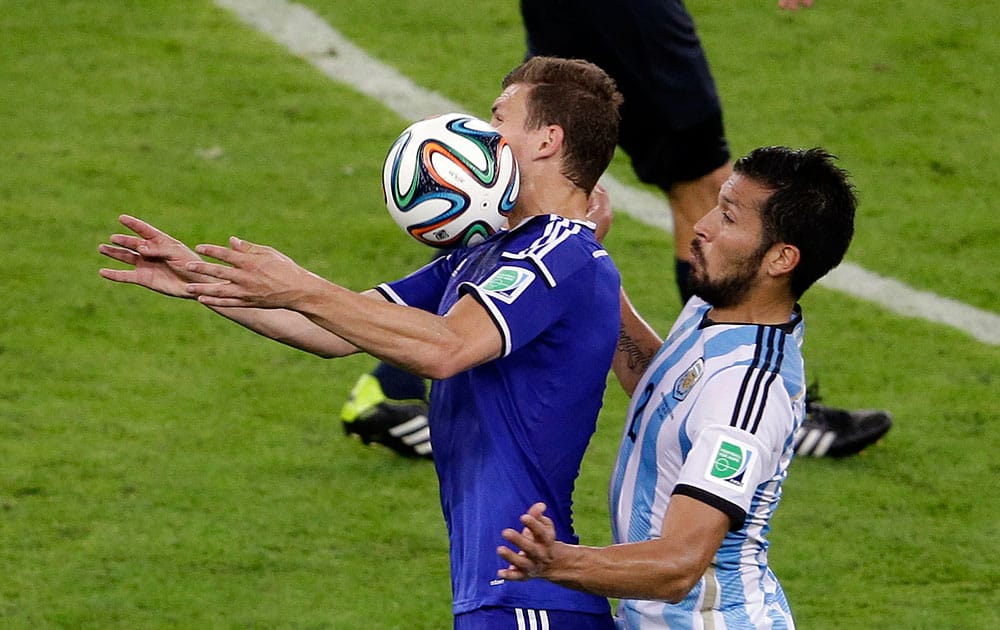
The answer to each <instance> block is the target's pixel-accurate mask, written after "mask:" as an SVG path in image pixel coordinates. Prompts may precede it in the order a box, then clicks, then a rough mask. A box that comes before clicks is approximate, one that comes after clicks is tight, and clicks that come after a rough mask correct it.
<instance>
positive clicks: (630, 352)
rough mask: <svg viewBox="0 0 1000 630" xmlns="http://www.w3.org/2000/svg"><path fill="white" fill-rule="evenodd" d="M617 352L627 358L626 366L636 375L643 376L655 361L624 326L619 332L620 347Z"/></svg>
mask: <svg viewBox="0 0 1000 630" xmlns="http://www.w3.org/2000/svg"><path fill="white" fill-rule="evenodd" d="M616 350H617V351H618V352H620V353H622V354H623V355H624V356H625V365H626V366H627V367H628V369H629V370H630V371H632V372H634V373H636V374H642V373H643V372H645V371H646V368H647V367H649V363H650V362H651V361H652V360H653V354H652V353H650V352H644V351H643V350H642V348H640V347H639V345H638V344H637V343H636V342H635V340H634V339H632V337H630V336H629V334H628V333H627V332H625V327H624V326H622V327H621V329H619V331H618V347H617V348H616Z"/></svg>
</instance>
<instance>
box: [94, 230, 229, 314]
mask: <svg viewBox="0 0 1000 630" xmlns="http://www.w3.org/2000/svg"><path fill="white" fill-rule="evenodd" d="M118 220H119V221H120V222H121V224H122V225H124V226H125V227H127V228H128V229H130V230H132V231H133V232H135V234H134V235H133V234H113V235H111V238H110V239H109V240H110V241H111V243H112V244H110V245H109V244H107V243H102V244H101V245H100V246H98V248H97V251H99V252H100V253H102V254H104V255H105V256H107V257H108V258H111V259H113V260H117V261H118V262H122V263H125V264H126V265H132V267H133V269H110V268H104V269H101V270H100V271H99V273H100V274H101V277H102V278H106V279H108V280H111V281H112V282H122V283H125V284H137V285H139V286H143V287H146V288H147V289H150V290H152V291H156V292H157V293H162V294H164V295H169V296H172V297H179V298H187V299H192V298H194V297H195V296H194V295H192V294H191V293H189V292H188V291H187V285H188V284H189V283H191V282H214V281H215V280H214V279H213V278H211V277H209V276H203V275H201V274H198V273H197V272H195V271H192V270H191V269H188V267H187V264H188V263H189V262H191V261H200V260H201V258H200V257H199V256H198V254H196V253H195V252H194V251H192V250H191V248H189V247H188V246H187V245H185V244H184V243H182V242H180V241H179V240H177V239H176V238H174V237H173V236H170V235H169V234H167V233H166V232H163V231H161V230H158V229H157V228H155V227H153V226H152V225H150V224H149V223H146V222H145V221H143V220H141V219H137V218H135V217H133V216H130V215H127V214H123V215H121V216H119V217H118Z"/></svg>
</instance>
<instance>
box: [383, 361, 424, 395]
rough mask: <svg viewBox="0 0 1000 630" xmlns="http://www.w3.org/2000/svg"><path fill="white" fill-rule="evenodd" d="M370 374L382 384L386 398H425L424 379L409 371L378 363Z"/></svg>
mask: <svg viewBox="0 0 1000 630" xmlns="http://www.w3.org/2000/svg"><path fill="white" fill-rule="evenodd" d="M372 376H374V377H375V378H377V379H378V382H379V384H381V385H382V391H383V392H384V393H385V395H386V397H387V398H391V399H393V400H427V385H426V383H424V379H423V378H421V377H419V376H414V375H413V374H410V373H409V372H406V371H404V370H401V369H399V368H398V367H395V366H392V365H389V364H388V363H379V364H378V365H377V366H375V369H374V370H372Z"/></svg>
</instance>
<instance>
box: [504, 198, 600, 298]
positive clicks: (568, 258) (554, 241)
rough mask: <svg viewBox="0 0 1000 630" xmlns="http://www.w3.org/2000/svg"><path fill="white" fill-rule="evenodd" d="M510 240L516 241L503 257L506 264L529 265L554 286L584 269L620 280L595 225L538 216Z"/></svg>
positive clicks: (519, 229) (552, 215)
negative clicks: (589, 268) (522, 263)
mask: <svg viewBox="0 0 1000 630" xmlns="http://www.w3.org/2000/svg"><path fill="white" fill-rule="evenodd" d="M511 236H512V237H513V239H512V240H511V242H510V246H509V247H508V248H507V249H506V251H505V252H504V253H503V255H502V257H503V258H504V259H505V260H507V261H519V260H520V261H525V262H528V263H530V264H532V265H534V266H536V267H538V268H539V270H540V271H541V272H542V274H543V275H544V276H546V277H548V278H549V279H550V280H551V281H552V282H558V281H559V279H561V278H566V277H569V276H571V275H573V274H574V273H576V272H577V271H579V270H580V269H581V268H583V267H594V268H595V273H599V274H609V273H610V274H612V275H614V276H615V277H617V269H616V268H615V266H614V262H613V261H612V260H611V258H610V256H609V255H608V253H607V251H606V250H605V249H604V247H603V246H602V245H601V244H600V243H598V242H597V239H596V238H595V236H594V225H593V224H592V223H589V222H587V221H578V220H573V219H567V218H566V217H562V216H559V215H555V214H547V215H539V216H535V217H531V218H530V219H528V220H526V221H524V222H523V223H522V224H520V225H518V226H517V227H516V228H514V230H512V233H511ZM595 262H596V263H597V264H596V265H595Z"/></svg>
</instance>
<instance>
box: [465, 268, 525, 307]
mask: <svg viewBox="0 0 1000 630" xmlns="http://www.w3.org/2000/svg"><path fill="white" fill-rule="evenodd" d="M534 279H535V274H534V273H532V272H531V271H528V270H527V269H522V268H521V267H510V266H504V267H500V268H499V269H497V270H496V271H494V272H493V274H492V275H490V277H489V278H487V279H486V280H485V281H483V282H482V284H480V285H479V288H480V289H482V290H483V291H486V292H487V293H489V294H490V295H492V296H493V297H495V298H497V299H499V300H502V301H504V302H506V303H507V304H512V303H513V302H514V300H516V299H517V298H518V296H519V295H521V294H522V293H524V290H525V289H527V288H528V285H529V284H531V281H532V280H534Z"/></svg>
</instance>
